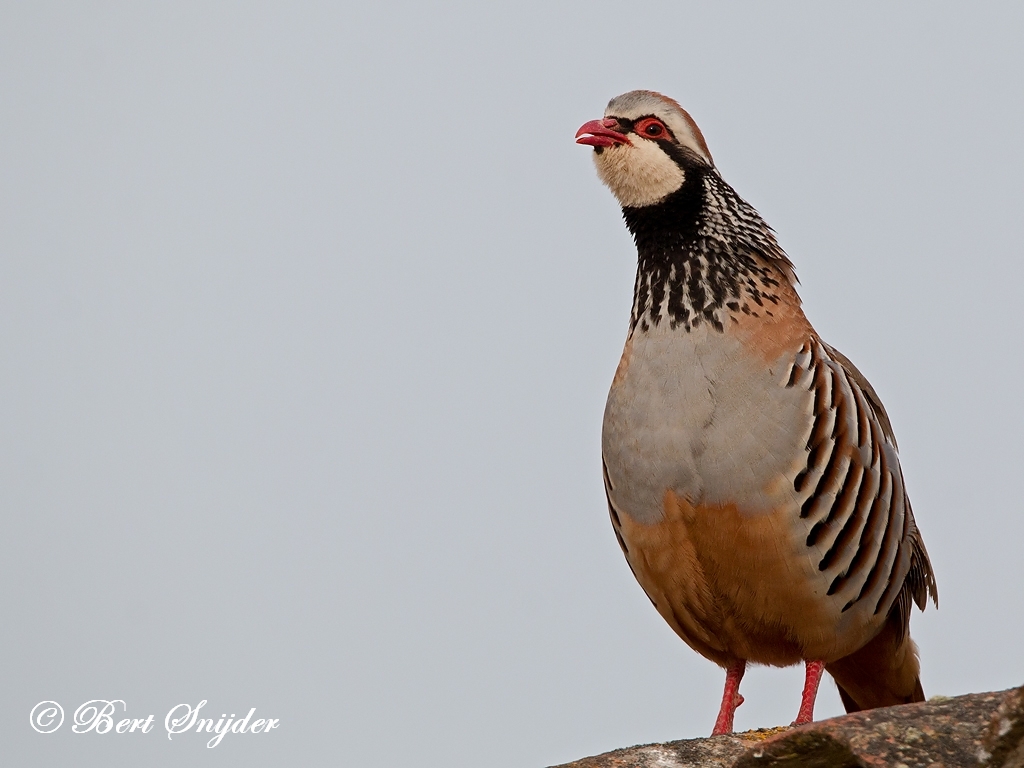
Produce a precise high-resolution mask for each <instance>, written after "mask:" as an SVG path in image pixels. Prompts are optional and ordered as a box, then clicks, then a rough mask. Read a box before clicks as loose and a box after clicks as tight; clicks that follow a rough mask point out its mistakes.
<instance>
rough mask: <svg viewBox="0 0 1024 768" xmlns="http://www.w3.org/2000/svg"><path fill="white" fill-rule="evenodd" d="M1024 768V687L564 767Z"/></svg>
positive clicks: (622, 752)
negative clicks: (963, 767)
mask: <svg viewBox="0 0 1024 768" xmlns="http://www.w3.org/2000/svg"><path fill="white" fill-rule="evenodd" d="M696 766H700V767H701V768H759V767H762V766H772V768H875V767H876V766H878V767H881V766H892V767H893V768H954V767H956V768H960V767H961V766H977V767H978V768H1024V688H1016V689H1013V690H1010V691H999V692H994V693H974V694H970V695H967V696H958V697H956V698H945V697H941V696H936V697H935V698H933V699H931V700H930V701H927V702H922V703H920V704H905V705H903V706H900V707H887V708H885V709H872V710H869V711H867V712H857V713H855V714H852V715H845V716H843V717H837V718H833V719H831V720H822V721H821V722H817V723H811V724H810V725H805V726H801V727H799V728H774V729H768V730H761V731H748V732H746V733H738V734H733V735H730V736H716V737H713V738H707V739H686V740H683V741H671V742H667V743H665V744H648V745H646V746H639V747H631V748H629V749H619V750H616V751H614V752H608V753H606V754H604V755H597V756H596V757H588V758H584V759H583V760H578V761H576V762H574V763H567V764H566V765H564V766H560V767H559V768H634V767H635V768H691V767H693V768H696Z"/></svg>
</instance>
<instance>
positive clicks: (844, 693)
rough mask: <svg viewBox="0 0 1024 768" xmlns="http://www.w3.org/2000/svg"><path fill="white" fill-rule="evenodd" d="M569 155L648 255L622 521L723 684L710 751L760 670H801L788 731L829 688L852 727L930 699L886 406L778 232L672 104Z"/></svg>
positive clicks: (925, 586)
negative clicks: (589, 163)
mask: <svg viewBox="0 0 1024 768" xmlns="http://www.w3.org/2000/svg"><path fill="white" fill-rule="evenodd" d="M576 143H578V144H582V145H586V146H590V147H592V148H593V151H592V155H593V160H594V164H595V166H596V169H597V174H598V177H599V179H600V180H601V181H602V182H603V183H604V184H605V185H606V186H607V187H608V188H609V189H610V190H611V192H612V194H613V195H614V196H615V198H616V199H617V200H618V202H619V204H620V206H621V208H622V216H623V219H624V221H625V225H626V227H627V228H628V230H629V232H630V233H631V234H632V237H633V240H634V243H635V245H636V250H637V272H636V281H635V283H634V287H633V305H632V309H631V312H630V316H629V330H628V333H627V336H626V342H625V347H624V349H623V352H622V356H621V359H620V361H619V363H618V367H617V369H616V370H615V373H614V376H613V380H612V384H611V388H610V391H609V394H608V400H607V404H606V406H605V411H604V422H603V427H602V435H601V449H602V450H601V455H602V465H603V466H602V470H603V476H604V488H605V493H606V496H607V501H608V511H609V514H610V517H611V522H612V528H613V529H614V532H615V537H616V539H617V540H618V544H619V546H620V547H621V549H622V551H623V553H624V554H625V557H626V561H627V563H628V564H629V567H630V569H631V570H632V572H633V575H634V576H635V578H636V580H637V581H638V582H639V583H640V586H641V587H642V588H643V590H644V591H645V592H646V594H647V596H648V598H649V599H650V600H651V602H652V603H653V604H654V607H655V609H656V610H657V611H658V613H659V614H660V615H661V616H662V617H663V618H664V620H665V621H666V622H667V623H668V624H669V626H670V627H671V628H672V629H673V630H674V631H675V633H676V634H677V635H678V636H679V637H680V638H681V639H682V640H683V641H684V642H685V643H686V644H687V645H689V646H690V647H691V648H692V649H694V650H695V651H697V652H698V653H699V654H701V655H702V656H704V657H705V658H707V659H709V660H710V661H712V662H714V663H716V664H718V665H719V666H721V667H722V668H724V670H725V672H726V682H725V688H724V691H723V695H722V703H721V707H720V709H719V712H718V717H717V718H716V720H715V725H714V729H713V731H712V735H713V736H714V735H721V734H727V733H731V732H732V731H733V724H734V717H735V712H736V708H737V707H738V706H739V705H740V704H742V703H743V697H742V696H741V695H740V693H739V687H740V681H741V679H742V677H743V673H744V671H745V669H746V667H747V664H748V663H749V664H759V665H768V666H776V667H786V666H791V665H795V664H801V663H802V664H803V665H804V667H805V680H804V687H803V691H802V694H801V701H800V706H799V709H798V712H797V717H796V719H795V720H794V721H793V725H803V724H806V723H809V722H812V721H813V719H814V702H815V698H816V696H817V691H818V685H819V683H820V681H821V678H822V675H823V673H824V672H826V671H827V672H828V673H829V674H830V675H831V677H832V678H833V679H834V680H835V682H836V685H837V688H838V691H839V696H840V698H841V699H842V702H843V705H844V707H845V708H846V710H847V712H856V711H861V710H865V709H871V708H874V707H883V706H891V705H895V704H903V703H909V702H915V701H923V700H924V691H923V689H922V686H921V680H920V663H919V658H918V651H917V646H916V644H915V643H914V642H913V640H912V639H911V637H910V631H909V623H910V612H911V603H912V602H913V603H915V604H916V605H917V607H918V608H919V609H920V610H922V611H923V610H924V609H925V606H926V604H927V601H928V599H929V598H930V599H931V600H932V601H933V602H934V603H935V607H936V608H938V589H937V586H936V582H935V576H934V574H933V571H932V565H931V562H930V561H929V558H928V553H927V550H926V549H925V545H924V540H923V538H922V536H921V533H920V531H919V529H918V527H917V524H916V522H915V520H914V515H913V512H912V510H911V506H910V500H909V498H908V497H907V492H906V489H905V483H904V478H903V473H902V470H901V468H900V462H899V457H898V453H897V444H896V438H895V435H894V433H893V428H892V424H891V423H890V421H889V416H888V415H887V414H886V411H885V408H884V407H883V406H882V402H881V400H880V399H879V397H878V394H877V393H876V392H875V390H874V388H873V387H872V386H871V384H870V383H868V380H867V379H866V378H865V377H864V376H863V375H862V374H861V372H860V371H859V370H858V369H857V368H856V367H855V366H854V364H853V363H852V362H850V360H849V359H847V358H846V357H845V356H844V355H843V354H842V353H841V352H839V351H838V350H837V349H835V348H834V347H832V346H830V345H829V344H827V343H826V342H825V341H823V340H822V338H821V337H820V336H819V335H818V333H817V332H816V331H815V330H814V327H813V326H812V325H811V323H810V321H809V320H808V319H807V317H806V315H805V314H804V311H803V309H802V307H801V299H800V296H799V294H798V293H797V285H798V282H797V278H796V273H795V271H794V268H793V264H792V263H791V261H790V259H789V257H788V256H787V255H786V253H785V251H784V250H783V249H782V247H781V246H780V245H779V243H778V240H777V238H776V234H775V231H774V230H773V229H772V228H771V227H770V226H769V225H768V224H767V223H766V222H765V221H764V219H763V218H762V217H761V215H760V214H759V213H758V212H757V211H756V210H755V209H754V208H753V207H752V206H751V205H750V204H748V203H747V202H746V201H745V200H744V199H743V198H741V197H740V196H739V195H738V194H737V193H736V191H735V190H734V189H733V188H732V187H731V186H730V185H729V184H728V183H727V182H726V181H725V180H724V179H723V178H722V176H721V174H720V173H719V171H718V169H717V168H716V166H715V163H714V160H713V159H712V157H711V153H710V151H709V150H708V146H707V144H706V142H705V140H704V136H703V135H702V133H701V131H700V128H698V127H697V124H696V123H695V122H694V120H693V118H692V117H691V116H690V115H689V113H687V111H686V110H684V109H683V108H682V107H681V106H680V105H679V103H678V102H676V101H675V100H673V99H671V98H668V97H666V96H663V95H661V94H660V93H657V92H655V91H646V90H637V91H630V92H629V93H624V94H622V95H621V96H616V97H615V98H613V99H612V100H611V101H610V102H609V103H608V106H607V108H606V109H605V112H604V117H603V118H601V119H598V120H591V121H589V122H587V123H585V124H584V125H583V126H582V127H581V128H580V129H579V131H578V132H577V133H576Z"/></svg>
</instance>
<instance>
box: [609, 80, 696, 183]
mask: <svg viewBox="0 0 1024 768" xmlns="http://www.w3.org/2000/svg"><path fill="white" fill-rule="evenodd" d="M604 114H605V117H624V118H626V119H627V120H636V119H637V118H640V117H646V116H647V115H654V116H655V117H657V118H659V119H660V120H662V121H663V122H664V123H665V125H667V126H668V127H669V129H670V130H671V131H672V133H673V134H674V135H675V137H676V141H678V142H679V143H680V144H681V145H682V146H684V147H686V148H688V149H690V150H691V151H693V152H694V153H695V154H697V155H698V156H699V157H702V158H703V159H704V160H705V161H707V163H708V165H711V166H713V165H714V164H715V162H714V160H712V159H711V152H709V151H708V145H707V144H706V143H705V141H704V136H703V134H702V133H701V132H700V128H698V127H697V124H696V123H695V122H694V121H693V118H692V117H690V115H689V113H688V112H687V111H686V110H685V109H683V108H682V107H681V106H679V104H678V103H676V102H675V101H673V100H672V99H670V98H668V97H667V96H662V95H661V94H660V93H656V92H654V91H630V92H629V93H624V94H622V95H621V96H616V97H615V98H614V99H612V100H611V101H609V102H608V108H607V109H605V111H604Z"/></svg>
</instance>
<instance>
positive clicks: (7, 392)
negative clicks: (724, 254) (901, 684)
mask: <svg viewBox="0 0 1024 768" xmlns="http://www.w3.org/2000/svg"><path fill="white" fill-rule="evenodd" d="M1022 35H1024V10H1022V9H1021V8H1020V6H1019V5H1016V4H1011V3H1005V4H1002V5H996V4H989V5H986V6H979V5H977V4H974V5H971V6H970V7H965V6H962V7H955V6H954V5H953V4H945V5H944V6H942V4H936V3H916V4H915V3H901V4H899V6H898V7H894V6H893V4H891V3H874V4H865V3H861V4H858V7H857V8H850V7H848V6H844V7H842V8H838V7H836V6H834V5H830V6H829V7H825V6H823V5H822V4H820V3H813V2H807V3H772V4H770V5H769V4H757V3H713V4H712V3H706V4H702V5H696V4H687V3H682V2H679V1H678V0H675V1H674V2H668V3H657V2H652V3H642V4H636V3H633V4H627V5H622V4H621V3H620V4H615V3H533V2H519V3H515V4H507V5H506V6H504V7H495V6H486V5H483V4H480V3H454V2H452V3H432V4H431V3H415V4H405V5H402V4H393V5H390V6H383V5H381V6H377V5H374V4H371V3H362V4H358V5H355V4H352V3H348V4H345V3H320V4H312V3H296V2H291V3H280V4H277V5H270V4H265V3H260V4H254V3H221V4H216V5H211V4H208V3H187V2H174V3H162V4H152V3H147V4H141V5H140V4H133V3H122V4H110V3H92V4H89V5H77V6H76V5H73V4H71V3H31V4H29V3H22V4H14V3H9V2H8V3H3V4H2V6H0V101H2V104H3V108H2V110H0V435H2V437H0V450H2V456H0V489H2V490H0V520H2V523H3V536H2V545H0V546H2V552H0V569H2V571H0V573H2V578H3V583H4V588H3V590H2V591H0V596H2V602H0V610H2V616H3V622H2V623H3V629H2V638H3V643H2V646H3V650H4V653H3V655H2V658H3V661H2V668H0V679H2V680H3V686H2V688H3V694H2V695H0V743H2V744H3V752H4V754H5V757H4V760H5V763H6V764H10V765H19V766H52V765H77V766H99V765H147V766H157V767H159V766H176V765H217V766H243V765H244V766H264V765H265V766H279V765H286V764H295V765H299V764H315V765H331V764H333V765H403V764H415V765H419V766H467V767H469V766H480V765H487V766H495V767H496V768H503V767H504V766H508V767H509V768H511V767H512V766H530V765H546V764H551V763H557V762H562V761H565V760H569V759H572V758H576V757H581V756H583V755H586V754H593V753H596V752H600V751H603V750H607V749H611V748H614V747H620V746H627V745H630V744H634V743H638V742H644V741H654V740H666V739H672V738H681V737H690V736H699V735H706V734H707V733H709V732H710V730H711V726H712V724H713V721H714V716H715V713H716V711H717V706H718V700H719V697H720V694H721V684H722V680H723V673H722V672H721V671H720V670H719V669H718V668H717V667H715V666H714V665H712V664H711V663H710V662H707V661H705V660H703V659H702V658H700V657H699V656H698V655H697V654H696V653H694V652H693V651H691V650H690V649H688V648H687V647H685V646H684V645H683V643H682V642H681V641H680V640H678V639H677V638H676V637H675V636H674V635H673V634H672V632H671V631H670V630H669V628H668V627H667V626H666V625H665V624H664V622H663V621H662V620H661V618H660V617H658V616H657V614H656V613H655V612H654V610H653V608H652V607H651V605H650V603H649V602H648V601H647V598H646V597H644V595H643V593H642V591H641V590H640V588H639V587H638V586H637V585H636V584H635V582H634V580H633V578H632V576H631V575H630V572H629V569H628V567H627V566H626V563H625V561H624V559H623V557H622V555H621V553H620V551H619V549H618V546H617V544H616V543H615V538H614V536H613V534H612V531H611V527H610V525H609V523H608V520H607V512H606V508H605V502H604V498H603V491H602V486H601V475H600V464H599V432H600V424H601V414H602V408H603V403H604V398H605V395H606V392H607V387H608V384H609V382H610V379H611V375H612V372H613V370H614V367H615V364H616V362H617V359H618V355H619V352H620V349H621V345H622V341H623V339H624V335H625V331H626V321H627V316H628V311H629V304H630V298H631V291H632V280H633V272H634V269H635V261H634V252H633V249H632V244H631V242H630V240H629V238H628V235H627V233H626V232H625V229H624V227H623V226H622V223H621V221H620V218H619V212H618V210H617V208H616V205H615V203H614V201H613V199H612V197H611V195H610V194H609V193H608V192H607V191H606V190H605V189H603V188H602V187H601V185H600V184H599V182H598V180H597V178H596V176H595V173H594V171H593V168H592V165H591V161H590V157H589V150H587V149H585V148H583V147H578V146H575V145H574V144H573V134H574V133H575V130H576V128H577V127H579V125H580V124H581V123H583V122H585V121H587V120H590V119H593V118H595V117H598V116H600V114H601V112H602V110H603V108H604V105H605V103H606V102H607V100H608V99H609V98H610V97H611V96H614V95H616V94H618V93H621V92H623V91H626V90H630V89H633V88H652V89H656V90H661V91H663V92H664V93H666V94H668V95H671V96H673V97H675V98H677V99H678V100H679V101H680V102H681V103H682V104H683V105H684V106H685V107H686V108H687V109H689V110H690V112H691V113H692V114H693V116H694V118H695V119H696V120H697V122H698V124H699V125H700V126H701V128H702V129H703V131H704V134H705V136H706V138H707V141H708V144H709V146H710V148H711V151H712V153H713V154H714V156H715V159H716V161H717V164H718V166H719V168H720V169H721V171H722V173H723V175H724V176H725V178H726V179H727V180H728V181H729V182H730V183H731V184H732V185H733V186H734V187H736V189H737V190H738V191H739V192H740V194H741V195H743V196H744V197H745V198H746V199H748V200H749V201H750V202H751V203H752V204H754V205H755V206H756V207H757V208H758V209H759V210H760V211H761V213H762V214H763V215H764V216H765V217H766V219H767V220H768V221H769V223H771V224H772V225H773V226H774V227H775V229H776V230H777V231H778V234H779V239H780V241H781V243H782V244H783V246H784V247H785V248H786V249H787V250H788V252H789V254H790V256H791V257H792V260H793V261H794V263H795V264H796V267H797V271H798V274H799V276H800V278H801V280H802V288H801V292H802V295H803V298H804V302H805V306H806V309H807V312H808V314H809V316H810V317H811V319H812V321H813V322H814V323H815V325H816V327H817V328H818V329H819V331H820V332H821V333H822V335H823V336H824V337H825V338H826V339H827V340H828V341H830V342H831V343H832V344H834V345H836V346H837V347H839V348H840V349H841V350H842V351H843V352H845V353H846V354H847V355H848V356H849V357H851V358H852V359H853V360H854V361H855V362H856V363H857V365H858V366H859V367H860V368H861V370H862V371H863V372H864V373H865V374H866V375H867V376H868V377H869V378H870V379H871V381H872V383H873V384H874V385H875V387H876V389H877V390H878V392H879V393H880V395H881V397H882V398H883V400H884V402H885V404H886V406H887V408H888V411H889V414H890V416H891V417H892V421H893V424H894V426H895V429H896V433H897V436H898V438H899V442H900V448H901V457H902V461H903V468H904V472H905V475H906V479H907V484H908V488H909V491H910V495H911V498H912V500H913V502H914V511H915V513H916V516H917V519H918V521H919V524H920V526H921V528H922V530H923V532H924V536H925V540H926V542H927V545H928V549H929V551H930V553H931V557H932V561H933V563H934V566H935V570H936V573H937V576H938V580H939V588H940V595H941V601H940V605H941V608H940V610H939V611H935V610H933V609H929V610H928V611H927V613H925V614H924V615H921V614H915V616H914V619H913V624H912V626H913V635H914V637H915V638H916V639H917V641H918V643H919V644H920V646H921V657H922V664H923V682H924V687H925V690H926V692H927V693H928V694H930V695H933V694H940V693H941V694H947V695H952V694H958V693H963V692H967V691H973V690H983V689H994V688H1005V687H1009V686H1011V685H1019V684H1021V683H1022V682H1024V656H1022V654H1021V653H1020V638H1021V635H1022V629H1024V619H1022V615H1021V598H1020V588H1021V583H1022V578H1021V577H1022V570H1024V565H1022V560H1024V558H1022V557H1021V555H1020V542H1021V540H1022V538H1024V515H1022V514H1021V502H1020V499H1019V492H1018V489H1017V482H1018V480H1019V478H1020V475H1021V465H1022V462H1024V448H1022V446H1021V440H1020V435H1021V434H1022V432H1024V398H1022V397H1021V394H1020V389H1021V381H1022V378H1024V323H1022V322H1021V319H1020V312H1021V308H1020V305H1021V297H1020V295H1019V293H1020V286H1021V285H1022V284H1024V260H1022V255H1021V240H1020V231H1021V225H1020V221H1021V209H1022V206H1024V185H1022V182H1021V178H1022V170H1024V168H1022V166H1024V162H1022V161H1024V150H1022V144H1021V140H1020V135H1021V130H1022V128H1021V126H1022V125H1024V106H1022V97H1021V94H1022V90H1021V73H1022V69H1024V47H1022V46H1021V44H1020V40H1021V39H1022ZM801 680H802V673H801V672H800V670H798V669H791V670H787V671H779V670H769V669H755V670H752V671H751V672H750V673H749V674H748V677H747V679H746V680H744V686H743V692H744V695H745V696H746V699H747V703H746V704H744V706H743V707H742V708H741V709H740V710H739V713H738V716H737V726H738V727H740V728H749V727H755V726H768V725H776V724H783V723H788V722H789V721H790V720H791V719H792V718H793V716H794V715H795V713H796V709H797V706H798V703H799V695H800V684H801ZM97 698H102V699H114V698H119V699H124V700H125V701H126V703H127V706H128V714H129V716H135V717H145V716H146V715H148V714H154V715H155V716H156V720H157V723H158V729H157V730H156V731H154V732H152V733H149V734H145V735H142V734H138V733H136V734H123V735H116V734H107V735H102V736H99V735H96V734H84V735H75V734H72V733H71V732H70V722H66V723H65V724H64V726H63V727H62V728H61V729H60V730H59V731H58V732H56V733H54V734H51V735H45V736H44V735H40V734H37V733H35V732H34V731H32V730H31V728H30V727H29V723H28V719H29V718H28V715H29V711H30V710H31V708H32V706H33V705H34V704H35V703H36V702H38V701H40V700H43V699H53V700H56V701H58V702H60V703H62V704H63V706H64V707H65V710H67V712H68V718H69V719H70V716H71V714H72V713H73V711H74V709H75V708H76V707H77V706H78V705H79V704H81V703H82V702H84V701H86V700H89V699H97ZM201 699H207V700H208V701H209V702H210V703H209V705H208V710H209V711H210V712H211V713H212V714H214V715H217V716H219V715H220V713H222V712H224V713H228V714H230V713H238V714H243V713H244V712H246V711H248V709H249V708H251V707H256V708H257V716H263V717H275V718H280V720H281V726H280V728H279V729H278V730H276V731H273V732H271V733H269V734H265V735H246V736H239V735H235V736H230V737H228V738H227V739H225V741H224V742H223V743H221V744H220V745H219V746H218V747H217V748H216V749H213V750H210V749H207V748H206V747H205V746H204V743H205V739H203V738H201V737H199V736H196V735H195V734H184V735H180V736H178V737H176V738H175V740H174V741H168V740H167V738H166V736H165V735H164V734H163V733H162V720H163V716H164V714H165V713H166V712H167V711H168V710H169V709H170V708H171V707H173V706H174V705H176V704H179V703H182V702H192V703H196V702H198V701H199V700H201ZM839 711H841V706H840V704H839V700H838V696H837V695H836V693H835V688H834V686H833V685H831V683H826V684H825V685H824V686H823V691H822V695H821V697H820V700H819V707H818V714H819V716H825V715H830V714H836V713H838V712H839Z"/></svg>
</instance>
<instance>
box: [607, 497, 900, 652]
mask: <svg viewBox="0 0 1024 768" xmlns="http://www.w3.org/2000/svg"><path fill="white" fill-rule="evenodd" d="M792 514H793V512H792V510H779V511H777V512H773V513H769V514H761V515H757V516H748V515H744V514H742V513H741V512H740V511H739V510H738V509H736V507H735V506H731V505H730V506H718V507H710V506H694V505H693V504H690V503H689V502H687V501H686V500H685V499H683V498H681V497H680V496H678V495H677V494H676V493H674V492H673V491H671V490H667V491H666V492H665V494H664V517H663V519H662V520H660V521H659V522H656V523H649V524H644V523H639V522H637V521H635V520H633V519H632V518H631V517H630V516H629V515H613V523H615V527H616V530H617V531H618V533H619V536H620V537H621V539H622V542H623V545H624V548H625V550H626V558H627V560H628V561H629V565H630V567H631V568H632V570H633V573H634V575H635V576H636V578H637V581H639V582H640V585H641V586H642V587H643V589H644V591H645V592H646V593H647V595H648V596H649V597H650V599H651V601H652V602H653V603H654V605H655V608H656V609H657V610H658V612H659V613H660V614H661V615H662V617H663V618H664V619H665V620H666V621H667V622H668V623H669V625H670V626H671V627H672V628H673V630H675V632H676V633H677V634H678V635H679V636H680V637H681V638H682V639H683V640H684V641H685V642H686V643H687V644H688V645H689V646H690V647H691V648H693V649H694V650H696V651H697V652H698V653H700V654H701V655H703V656H705V657H706V658H708V659H711V660H712V661H715V662H716V663H718V664H720V665H723V666H726V665H728V664H729V663H730V662H732V661H734V660H736V659H746V660H748V661H751V662H755V663H761V664H769V665H773V666H788V665H791V664H796V663H798V662H800V661H801V660H802V659H823V660H826V661H830V660H833V659H837V658H841V657H842V656H845V655H847V654H848V653H851V652H852V651H854V650H856V649H857V648H859V647H860V646H862V645H863V644H864V643H866V642H867V641H868V640H869V639H870V638H871V637H872V636H873V635H874V634H875V633H877V631H878V629H879V627H880V626H881V620H882V619H884V617H879V621H878V623H877V626H876V623H875V622H868V623H866V624H865V623H863V622H857V623H856V624H851V623H850V622H847V621H844V618H845V617H844V616H842V615H841V614H840V611H839V610H838V609H837V608H836V605H835V602H834V601H833V600H831V599H829V598H827V597H825V595H824V590H825V588H826V587H827V584H825V583H824V582H823V581H822V579H821V578H820V574H819V573H817V569H816V567H815V566H814V563H813V561H812V558H810V557H809V556H808V555H807V553H806V551H802V550H801V544H802V542H800V541H798V540H797V539H798V537H797V536H795V535H794V533H795V532H794V531H793V527H792V523H791V522H790V521H791V517H792ZM803 549H804V550H806V547H804V548H803Z"/></svg>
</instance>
